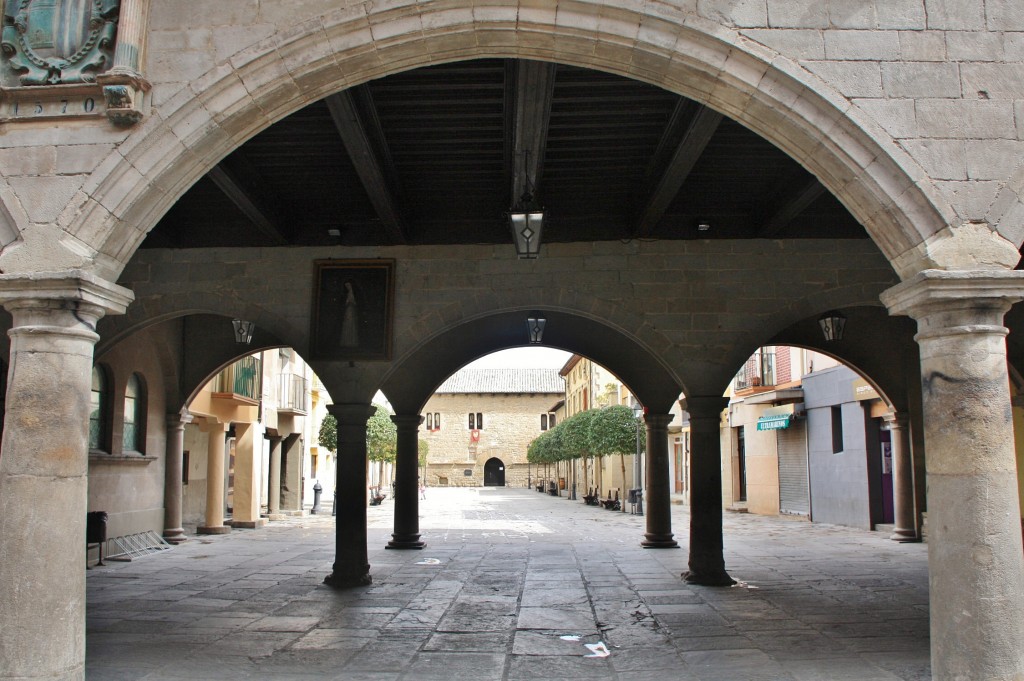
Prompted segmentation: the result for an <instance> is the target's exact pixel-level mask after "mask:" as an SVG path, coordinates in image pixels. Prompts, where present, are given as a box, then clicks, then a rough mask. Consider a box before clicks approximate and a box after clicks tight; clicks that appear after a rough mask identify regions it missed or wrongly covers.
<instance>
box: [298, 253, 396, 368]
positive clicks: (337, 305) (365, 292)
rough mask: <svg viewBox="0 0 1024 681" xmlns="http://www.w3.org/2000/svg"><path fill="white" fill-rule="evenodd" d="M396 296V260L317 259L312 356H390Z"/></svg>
mask: <svg viewBox="0 0 1024 681" xmlns="http://www.w3.org/2000/svg"><path fill="white" fill-rule="evenodd" d="M394 300H395V261H394V260H393V259H386V258H379V259H348V260H341V259H331V260H315V261H313V312H312V317H311V323H310V338H309V346H310V358H311V359H314V360H327V361H342V362H353V361H357V360H358V361H364V362H365V361H370V362H386V361H390V360H391V351H392V341H393V329H394V316H395V306H394Z"/></svg>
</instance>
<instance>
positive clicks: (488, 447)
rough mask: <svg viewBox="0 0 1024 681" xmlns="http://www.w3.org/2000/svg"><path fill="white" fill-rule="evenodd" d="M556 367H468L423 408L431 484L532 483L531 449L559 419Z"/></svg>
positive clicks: (469, 485) (470, 485) (438, 391)
mask: <svg viewBox="0 0 1024 681" xmlns="http://www.w3.org/2000/svg"><path fill="white" fill-rule="evenodd" d="M562 385H563V384H562V381H561V379H560V378H559V376H558V372H557V371H555V370H554V369H463V370H462V371H459V372H458V373H456V374H455V375H453V376H452V377H451V378H449V379H448V380H447V381H445V382H444V383H443V384H441V386H440V387H439V388H438V389H437V391H436V392H435V393H434V394H433V395H432V396H431V398H430V399H429V400H428V401H427V404H426V406H425V407H424V413H423V425H422V426H421V428H422V430H421V439H422V440H424V441H425V442H426V443H427V446H428V448H429V450H428V454H427V462H426V476H427V477H426V484H427V486H430V487H434V486H437V487H481V486H500V487H506V486H507V487H527V486H528V484H529V483H530V482H532V479H533V477H535V476H536V471H531V469H530V466H529V464H528V463H527V461H526V449H527V447H528V446H529V444H530V442H532V441H533V439H534V438H536V437H537V436H538V435H539V434H540V433H542V432H543V431H544V430H547V429H548V427H549V424H550V422H551V421H552V420H554V419H553V418H552V417H553V413H552V412H550V411H549V410H550V409H551V407H552V405H553V404H554V403H555V402H556V401H557V400H558V398H559V397H560V396H561V394H562V391H563V387H562Z"/></svg>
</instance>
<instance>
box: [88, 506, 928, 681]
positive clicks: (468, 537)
mask: <svg viewBox="0 0 1024 681" xmlns="http://www.w3.org/2000/svg"><path fill="white" fill-rule="evenodd" d="M393 503H394V502H392V501H391V500H388V501H386V502H385V503H384V505H383V506H381V507H372V508H370V509H368V512H369V537H370V563H371V565H372V566H373V569H372V574H373V579H374V583H373V585H372V586H370V587H365V588H360V589H352V590H348V591H333V590H331V589H329V588H327V587H325V586H323V585H322V584H321V583H320V582H321V580H322V579H323V577H324V575H326V574H327V573H328V572H329V569H330V564H331V561H332V558H333V553H334V546H333V519H332V518H331V517H330V516H314V517H309V518H296V519H292V520H287V521H282V522H275V523H272V524H271V525H270V526H268V527H267V528H263V529H260V530H236V531H235V532H233V533H231V534H229V535H225V536H218V537H202V538H194V539H192V540H190V541H189V542H187V543H185V544H182V545H180V546H178V547H176V548H174V549H173V550H171V551H167V552H165V553H162V554H159V555H156V556H151V557H147V558H144V559H142V560H138V561H135V562H133V563H111V564H110V565H109V566H108V567H105V568H96V569H94V570H91V571H90V572H89V575H88V629H87V636H86V645H87V662H86V670H87V671H86V673H87V678H88V679H90V680H92V681H115V680H122V679H124V680H127V679H266V680H271V679H274V680H276V679H280V680H282V681H289V680H294V681H300V680H306V679H309V680H314V679H317V680H319V679H339V680H345V681H361V680H367V681H369V680H373V681H398V680H401V681H412V680H416V681H432V680H434V679H445V680H447V681H451V680H461V679H474V680H476V679H480V680H489V679H510V680H512V679H538V678H544V679H571V678H581V679H582V678H585V679H588V680H590V681H604V680H605V679H617V680H618V681H633V680H635V679H644V680H645V681H657V680H659V679H674V680H681V681H686V680H696V681H755V680H764V681H769V680H770V681H776V680H786V681H811V680H825V679H827V680H829V681H842V680H846V679H849V680H857V681H883V680H886V681H896V680H897V679H904V680H915V681H916V680H924V679H928V678H930V674H929V666H928V609H927V602H928V593H927V565H926V551H925V547H924V546H923V545H920V544H896V543H893V542H891V541H889V540H888V539H887V538H886V536H884V535H882V534H881V533H871V532H866V531H861V530H853V529H848V528H839V527H832V526H826V525H812V524H809V523H806V522H804V521H800V520H793V519H786V518H765V517H759V516H753V515H733V514H727V516H726V520H725V522H726V564H727V566H728V568H729V570H730V572H731V574H732V575H733V576H734V577H736V578H737V579H739V580H741V583H740V584H739V585H737V586H736V587H732V588H708V587H691V586H687V585H686V584H684V583H683V582H682V581H681V580H680V579H679V574H680V572H681V571H682V570H683V569H684V568H685V565H686V550H685V548H684V549H679V550H649V549H648V550H645V549H642V548H641V547H640V546H639V541H640V539H641V538H642V533H643V518H641V517H637V516H631V515H629V514H628V513H614V512H611V511H605V510H603V509H601V508H594V507H588V506H584V505H583V504H582V503H581V502H576V503H574V502H570V501H567V500H566V499H559V498H554V497H550V496H547V495H542V494H538V493H537V492H534V491H528V490H522V489H503V488H486V489H429V490H428V491H427V500H426V501H422V502H420V513H421V516H422V519H421V529H422V531H423V534H424V538H425V540H426V541H427V548H426V549H424V550H423V551H387V550H384V548H383V547H384V545H385V543H386V542H387V539H388V538H390V529H391V513H392V510H393V508H394V506H393ZM687 520H688V518H687V515H686V512H685V509H684V508H682V507H679V506H673V525H674V527H675V528H676V532H677V538H678V539H679V540H680V544H681V545H683V546H685V543H686V542H685V537H686V527H687ZM577 637H578V638H577ZM599 643H603V644H604V645H603V646H601V645H598V644H599ZM588 644H590V646H589V647H588ZM605 650H607V651H609V653H610V654H609V655H608V656H606V657H600V656H594V657H588V656H589V655H600V654H601V653H603V652H604V651H605Z"/></svg>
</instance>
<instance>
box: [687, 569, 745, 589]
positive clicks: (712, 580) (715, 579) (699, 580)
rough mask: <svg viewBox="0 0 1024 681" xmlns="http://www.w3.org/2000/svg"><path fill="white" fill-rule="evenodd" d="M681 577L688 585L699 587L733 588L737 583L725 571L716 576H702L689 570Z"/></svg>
mask: <svg viewBox="0 0 1024 681" xmlns="http://www.w3.org/2000/svg"><path fill="white" fill-rule="evenodd" d="M681 576H682V578H683V581H684V582H686V583H687V584H696V585H698V586H732V585H733V584H735V583H736V580H735V579H733V578H732V577H730V576H729V573H728V572H724V571H723V572H719V573H716V574H707V575H702V574H698V573H696V572H694V571H693V570H687V571H686V572H684V573H683V574H682V575H681Z"/></svg>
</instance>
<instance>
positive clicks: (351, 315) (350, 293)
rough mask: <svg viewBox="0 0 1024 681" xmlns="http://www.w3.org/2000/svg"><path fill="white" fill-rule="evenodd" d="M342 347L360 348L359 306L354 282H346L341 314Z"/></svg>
mask: <svg viewBox="0 0 1024 681" xmlns="http://www.w3.org/2000/svg"><path fill="white" fill-rule="evenodd" d="M340 345H341V347H343V348H355V347H359V304H358V303H357V302H356V292H355V290H354V289H353V288H352V282H351V281H346V282H345V303H344V307H343V308H342V313H341V343H340Z"/></svg>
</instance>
